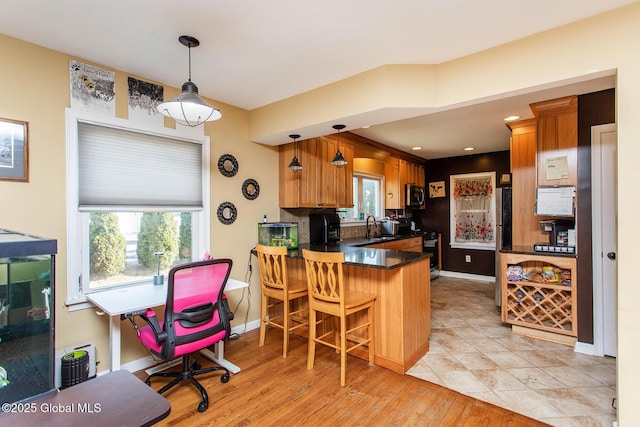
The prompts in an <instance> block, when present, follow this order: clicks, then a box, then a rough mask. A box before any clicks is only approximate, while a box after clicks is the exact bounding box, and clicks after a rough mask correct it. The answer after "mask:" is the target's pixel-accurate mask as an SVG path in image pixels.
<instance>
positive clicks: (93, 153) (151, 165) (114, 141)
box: [78, 122, 203, 210]
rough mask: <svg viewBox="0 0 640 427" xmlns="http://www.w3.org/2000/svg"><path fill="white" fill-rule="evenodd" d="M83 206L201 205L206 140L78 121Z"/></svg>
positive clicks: (180, 206) (184, 206)
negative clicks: (178, 138)
mask: <svg viewBox="0 0 640 427" xmlns="http://www.w3.org/2000/svg"><path fill="white" fill-rule="evenodd" d="M78 175H79V176H78V178H79V188H78V190H79V207H80V209H81V210H91V209H95V208H99V207H110V208H114V207H129V206H131V207H146V208H165V209H166V208H183V209H185V208H188V209H192V210H193V209H202V207H203V201H202V200H203V199H202V193H203V190H202V188H203V186H202V145H201V144H198V143H194V142H189V141H179V140H175V139H171V138H165V137H161V136H157V135H150V134H146V133H140V132H133V131H128V130H123V129H119V128H113V127H107V126H99V125H94V124H89V123H83V122H79V123H78Z"/></svg>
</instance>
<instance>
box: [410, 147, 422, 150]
mask: <svg viewBox="0 0 640 427" xmlns="http://www.w3.org/2000/svg"><path fill="white" fill-rule="evenodd" d="M411 149H412V150H415V151H418V150H422V147H418V146H415V147H411Z"/></svg>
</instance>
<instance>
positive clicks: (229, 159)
mask: <svg viewBox="0 0 640 427" xmlns="http://www.w3.org/2000/svg"><path fill="white" fill-rule="evenodd" d="M218 170H219V171H220V173H221V174H222V175H224V176H226V177H232V176H234V175H235V174H237V173H238V160H236V158H235V157H234V156H232V155H231V154H223V155H222V156H220V158H219V159H218Z"/></svg>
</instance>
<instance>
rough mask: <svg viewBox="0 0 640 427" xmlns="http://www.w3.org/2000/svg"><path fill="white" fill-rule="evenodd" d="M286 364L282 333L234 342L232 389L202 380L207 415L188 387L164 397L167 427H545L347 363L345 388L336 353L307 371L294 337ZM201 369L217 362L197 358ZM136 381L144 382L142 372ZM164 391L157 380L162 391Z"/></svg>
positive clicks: (229, 351)
mask: <svg viewBox="0 0 640 427" xmlns="http://www.w3.org/2000/svg"><path fill="white" fill-rule="evenodd" d="M289 345H290V348H289V355H288V357H287V358H286V359H283V358H282V338H281V332H280V331H277V330H274V329H271V330H268V331H267V339H266V344H265V346H264V347H258V330H257V329H256V330H253V331H249V332H247V333H245V334H244V335H243V336H242V337H240V338H239V339H237V340H233V341H229V342H228V343H227V344H226V346H225V353H226V355H227V357H228V358H229V360H231V361H232V362H233V363H235V364H237V365H238V366H240V367H241V368H242V370H241V371H240V372H239V373H238V374H236V375H232V376H231V379H230V380H229V382H228V383H226V384H222V383H221V382H220V375H219V374H218V373H212V374H207V375H204V376H201V377H199V378H198V380H199V381H200V382H201V384H202V385H203V386H204V387H205V388H206V389H207V391H208V393H209V400H210V403H209V409H208V410H207V411H206V412H204V413H199V412H198V411H197V406H198V403H199V401H200V397H199V393H198V392H197V391H196V389H195V388H194V387H193V386H191V385H190V384H188V383H183V384H181V385H179V386H176V387H174V388H173V389H172V390H170V391H169V392H167V393H165V394H164V396H165V397H166V398H167V399H168V400H169V401H170V402H171V413H170V414H169V417H168V418H166V419H165V420H163V421H161V422H160V424H158V425H163V426H189V427H192V426H208V425H216V426H247V425H256V426H261V427H262V426H301V425H304V426H326V425H339V426H358V425H362V426H483V427H489V426H513V427H515V426H527V427H529V426H546V424H544V423H541V422H539V421H536V420H533V419H531V418H527V417H525V416H523V415H520V414H517V413H514V412H511V411H509V410H506V409H503V408H499V407H497V406H494V405H491V404H489V403H485V402H482V401H480V400H477V399H474V398H472V397H469V396H465V395H462V394H460V393H458V392H455V391H453V390H449V389H446V388H444V387H442V386H439V385H436V384H432V383H429V382H427V381H424V380H421V379H418V378H415V377H411V376H408V375H400V374H397V373H395V372H392V371H390V370H388V369H385V368H381V367H379V366H373V367H370V366H368V365H367V363H366V362H365V361H364V360H361V359H358V358H355V357H353V356H347V357H348V359H347V384H346V386H345V387H340V359H339V355H337V354H335V353H333V352H332V351H331V349H329V348H327V347H323V346H320V347H319V348H317V350H316V359H315V366H314V369H313V370H310V371H308V370H307V366H306V364H307V341H306V339H303V338H300V337H297V336H295V335H294V336H292V337H291V340H290V344H289ZM198 360H199V361H200V362H201V364H202V365H203V366H208V365H210V364H211V363H212V362H209V361H208V360H207V359H205V358H203V357H201V356H198ZM136 375H137V376H138V377H139V378H141V379H145V378H146V374H145V373H144V371H140V372H137V373H136ZM163 384H165V382H164V380H163V379H154V380H153V382H152V383H151V386H152V387H153V388H154V389H155V390H157V389H159V388H160V387H162V385H163Z"/></svg>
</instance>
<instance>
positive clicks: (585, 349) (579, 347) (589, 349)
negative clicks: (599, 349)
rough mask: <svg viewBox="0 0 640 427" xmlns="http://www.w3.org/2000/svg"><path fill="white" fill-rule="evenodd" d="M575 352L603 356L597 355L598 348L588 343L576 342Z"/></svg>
mask: <svg viewBox="0 0 640 427" xmlns="http://www.w3.org/2000/svg"><path fill="white" fill-rule="evenodd" d="M573 351H575V352H576V353H582V354H588V355H589V356H602V355H601V354H596V347H595V346H594V345H593V344H589V343H586V342H580V341H578V342H576V345H575V346H574V347H573Z"/></svg>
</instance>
